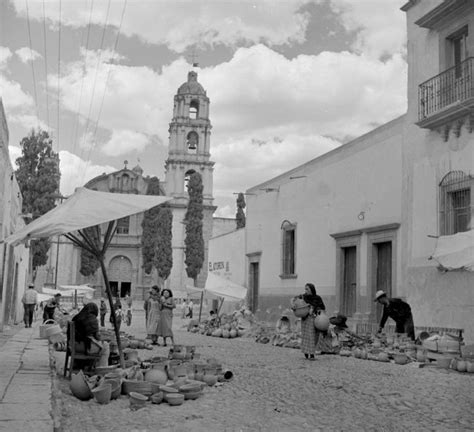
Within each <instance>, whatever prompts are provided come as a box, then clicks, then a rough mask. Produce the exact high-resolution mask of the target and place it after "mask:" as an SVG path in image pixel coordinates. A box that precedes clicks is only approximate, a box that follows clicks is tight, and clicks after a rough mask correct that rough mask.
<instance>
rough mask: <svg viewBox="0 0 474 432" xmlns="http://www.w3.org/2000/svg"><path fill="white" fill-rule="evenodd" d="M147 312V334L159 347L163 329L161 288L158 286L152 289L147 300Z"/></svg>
mask: <svg viewBox="0 0 474 432" xmlns="http://www.w3.org/2000/svg"><path fill="white" fill-rule="evenodd" d="M147 312H148V313H147V320H146V332H147V335H148V338H149V339H151V344H152V345H158V336H160V327H161V299H160V288H159V287H158V286H156V285H155V286H153V287H152V290H151V292H150V297H149V298H148V300H147Z"/></svg>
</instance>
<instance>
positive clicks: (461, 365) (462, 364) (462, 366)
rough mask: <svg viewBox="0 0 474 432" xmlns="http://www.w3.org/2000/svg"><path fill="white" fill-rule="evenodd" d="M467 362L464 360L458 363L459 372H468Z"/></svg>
mask: <svg viewBox="0 0 474 432" xmlns="http://www.w3.org/2000/svg"><path fill="white" fill-rule="evenodd" d="M466 366H467V365H466V362H465V361H464V360H459V361H458V368H457V369H458V372H466V370H467V367H466Z"/></svg>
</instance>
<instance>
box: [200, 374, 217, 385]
mask: <svg viewBox="0 0 474 432" xmlns="http://www.w3.org/2000/svg"><path fill="white" fill-rule="evenodd" d="M202 381H203V382H205V383H206V384H207V385H208V386H210V387H212V386H213V385H214V384H216V382H217V375H207V374H206V375H204V376H203V377H202Z"/></svg>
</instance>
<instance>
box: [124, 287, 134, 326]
mask: <svg viewBox="0 0 474 432" xmlns="http://www.w3.org/2000/svg"><path fill="white" fill-rule="evenodd" d="M132 306H133V299H132V297H131V296H129V295H128V294H127V295H126V296H125V308H126V313H125V322H126V323H127V327H130V326H131V325H132Z"/></svg>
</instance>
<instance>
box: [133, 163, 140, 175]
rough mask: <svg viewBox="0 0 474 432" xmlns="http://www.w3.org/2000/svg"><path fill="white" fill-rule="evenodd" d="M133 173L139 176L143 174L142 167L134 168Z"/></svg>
mask: <svg viewBox="0 0 474 432" xmlns="http://www.w3.org/2000/svg"><path fill="white" fill-rule="evenodd" d="M132 171H133V172H134V173H136V174H138V175H142V174H143V169H142V167H141V166H140V165H137V166H136V167H134V168H132Z"/></svg>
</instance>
